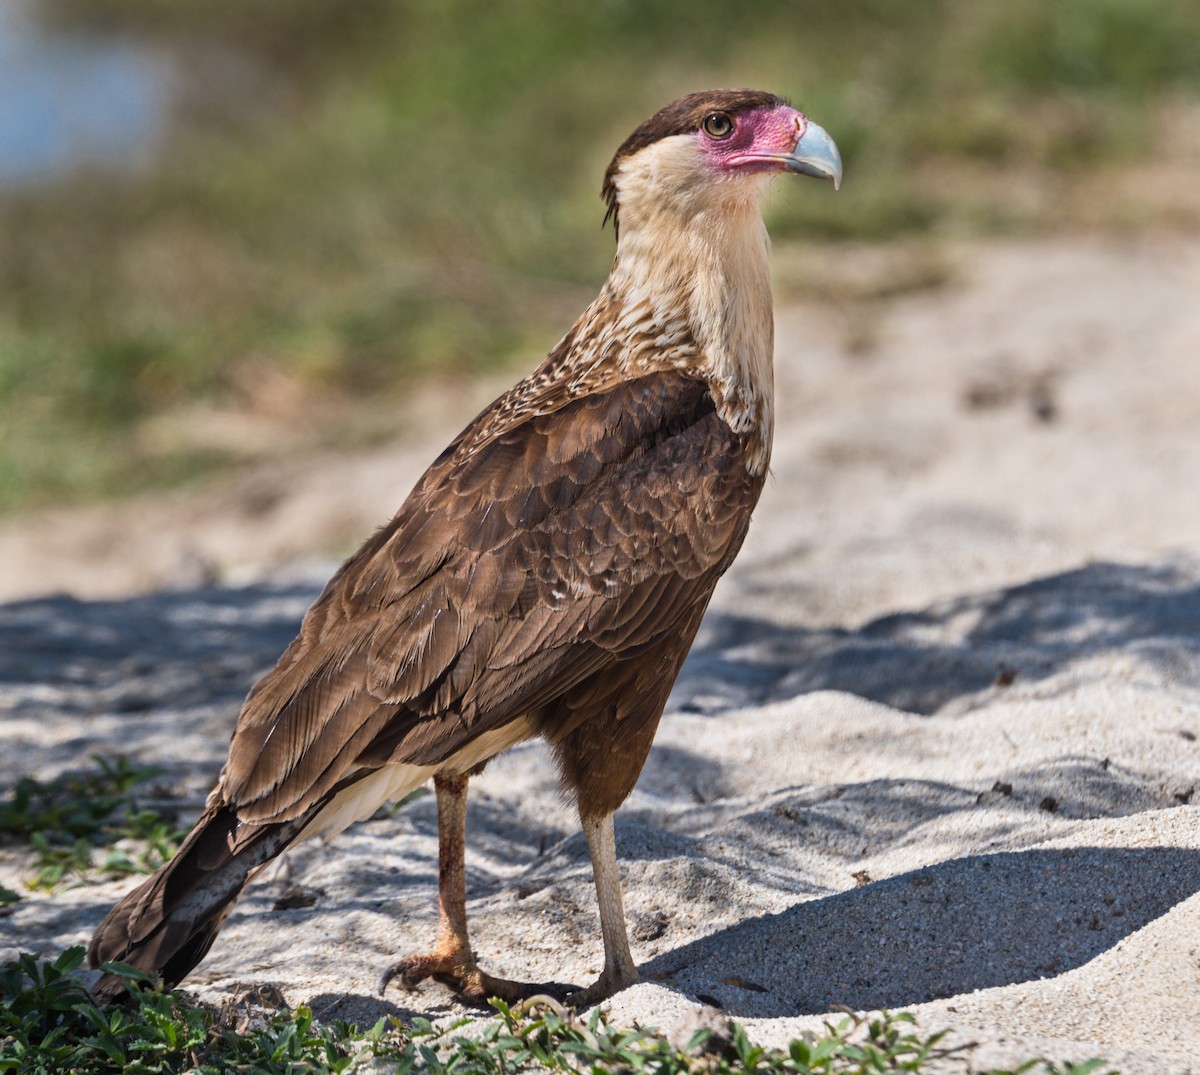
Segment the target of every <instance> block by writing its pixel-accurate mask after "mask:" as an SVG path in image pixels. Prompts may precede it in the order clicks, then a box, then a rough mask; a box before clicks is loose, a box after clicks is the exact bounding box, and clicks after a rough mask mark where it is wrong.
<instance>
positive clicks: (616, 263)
mask: <svg viewBox="0 0 1200 1075" xmlns="http://www.w3.org/2000/svg"><path fill="white" fill-rule="evenodd" d="M769 245H770V244H769V240H768V238H767V232H766V228H765V227H764V225H763V222H762V216H761V214H760V212H759V205H758V198H757V197H754V198H751V199H747V198H744V197H743V198H741V199H739V200H737V201H732V202H725V203H723V204H714V205H712V206H711V207H705V208H703V209H701V210H700V211H699V212H692V213H690V214H689V215H687V216H686V217H685V216H683V215H681V214H677V213H671V212H665V211H660V212H658V213H650V214H646V213H639V212H637V210H636V208H634V207H632V206H629V205H626V204H623V205H622V207H621V229H620V238H619V241H618V244H617V254H616V257H615V259H614V260H613V267H612V271H611V273H610V274H609V277H608V280H607V281H606V282H605V284H604V287H603V288H602V289H601V291H600V294H599V295H598V296H597V298H596V300H595V301H594V302H593V303H592V304H591V306H589V307H588V308H587V310H585V311H584V313H583V315H582V316H581V317H580V319H579V320H578V321H577V322H576V323H575V325H574V327H573V328H572V329H571V331H570V332H569V333H567V335H566V336H565V337H564V338H563V339H562V340H561V341H560V342H559V344H558V346H557V347H555V348H554V349H553V350H552V351H551V352H550V354H549V355H548V356H547V358H546V361H545V362H544V363H543V364H542V366H541V367H539V369H538V370H536V371H535V372H534V374H533V375H532V377H531V378H530V383H529V384H528V385H527V386H526V390H525V393H524V394H529V393H533V395H540V394H542V393H550V394H556V393H558V392H559V391H561V389H562V388H564V387H565V388H566V390H567V392H568V394H572V395H573V394H576V393H580V392H588V391H595V390H596V389H598V388H600V387H602V386H606V385H607V384H610V383H613V382H616V381H619V380H624V379H628V378H631V377H641V376H646V375H647V374H651V373H657V372H661V371H664V370H680V371H686V372H689V373H692V374H694V375H696V376H697V377H702V378H704V379H705V380H706V381H707V382H708V383H709V386H710V388H711V390H712V394H713V398H714V399H715V401H716V404H717V411H718V413H719V414H720V415H721V417H722V418H723V419H724V420H725V422H726V423H727V424H728V425H729V426H730V427H731V428H732V429H733V430H734V431H736V432H738V433H743V434H746V435H748V436H749V437H750V438H751V440H752V441H753V445H754V447H753V448H752V450H751V451H750V455H749V458H750V466H751V469H752V470H753V471H754V472H756V473H761V472H763V471H765V470H766V468H767V464H768V462H769V459H770V452H771V437H772V432H773V402H774V378H773V366H772V355H773V351H774V334H775V329H774V320H773V315H772V308H771V281H770V271H769V265H768V253H769Z"/></svg>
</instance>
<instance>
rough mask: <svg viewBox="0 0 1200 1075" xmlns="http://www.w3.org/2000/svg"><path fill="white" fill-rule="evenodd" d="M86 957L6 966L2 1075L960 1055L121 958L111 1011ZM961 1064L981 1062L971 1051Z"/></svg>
mask: <svg viewBox="0 0 1200 1075" xmlns="http://www.w3.org/2000/svg"><path fill="white" fill-rule="evenodd" d="M82 961H83V949H82V948H72V949H69V950H68V951H66V952H64V953H62V955H60V956H59V957H58V958H57V959H54V960H53V961H39V960H37V959H36V958H35V957H33V956H32V955H28V954H24V955H21V956H20V957H19V959H18V960H17V961H16V962H15V963H12V964H10V965H8V966H7V967H5V968H4V969H3V971H0V1071H11V1072H21V1073H29V1075H57V1073H60V1072H61V1073H67V1072H89V1073H94V1075H107V1073H109V1072H112V1073H117V1072H125V1073H130V1075H152V1073H153V1075H159V1073H174V1072H184V1071H188V1072H196V1073H198V1075H209V1073H218V1072H222V1073H223V1072H254V1073H260V1075H275V1073H279V1075H300V1073H302V1072H303V1073H324V1072H349V1071H355V1070H370V1071H372V1072H397V1073H407V1072H410V1071H422V1072H430V1073H434V1075H451V1073H453V1075H512V1073H515V1072H523V1071H552V1072H563V1073H567V1075H575V1073H578V1075H584V1073H600V1072H625V1073H627V1075H726V1073H729V1075H732V1073H735V1072H761V1073H763V1075H881V1073H886V1072H921V1071H925V1070H927V1065H928V1063H929V1062H930V1061H933V1060H941V1061H945V1060H946V1059H947V1058H950V1059H954V1057H955V1055H956V1054H955V1051H953V1050H948V1049H946V1048H944V1047H943V1046H942V1044H941V1042H942V1039H943V1037H944V1035H945V1032H944V1031H939V1032H935V1033H932V1034H927V1033H925V1032H924V1031H922V1030H921V1029H920V1028H919V1027H918V1026H917V1024H916V1021H915V1020H914V1019H913V1017H912V1016H911V1015H908V1014H906V1013H900V1014H895V1013H887V1012H885V1013H883V1014H882V1015H880V1016H877V1017H874V1018H864V1017H860V1016H848V1017H846V1018H844V1019H841V1020H839V1021H838V1022H837V1023H836V1025H835V1024H827V1025H826V1028H825V1031H824V1032H823V1033H818V1034H811V1035H805V1036H802V1037H798V1038H795V1039H794V1040H792V1042H791V1043H790V1044H789V1046H788V1048H787V1049H785V1050H784V1049H773V1048H767V1047H764V1046H761V1045H756V1044H755V1043H754V1042H753V1041H752V1040H751V1039H750V1036H749V1035H748V1034H747V1033H746V1031H745V1029H744V1028H743V1027H741V1026H739V1025H738V1024H736V1023H733V1024H730V1025H729V1029H728V1034H727V1036H714V1035H713V1034H712V1033H711V1032H710V1031H707V1030H698V1031H697V1032H696V1033H695V1034H693V1035H692V1037H691V1038H690V1040H689V1041H687V1042H685V1043H682V1045H680V1046H678V1047H677V1046H676V1045H672V1044H671V1043H670V1042H669V1041H668V1040H667V1038H666V1037H665V1036H664V1035H663V1034H661V1033H659V1032H658V1031H656V1030H653V1029H647V1028H632V1029H622V1028H618V1027H614V1026H612V1025H611V1024H610V1023H609V1022H608V1020H607V1018H606V1017H605V1015H604V1013H603V1011H601V1010H600V1009H597V1010H595V1011H593V1012H592V1013H591V1014H590V1015H589V1016H588V1017H586V1019H585V1018H583V1017H576V1016H574V1015H573V1014H572V1013H570V1012H568V1011H565V1010H563V1009H562V1008H560V1007H559V1006H558V1005H557V1004H553V1003H548V1004H542V1005H527V1006H526V1008H527V1010H524V1011H522V1010H514V1009H510V1008H509V1007H507V1006H506V1005H504V1004H501V1003H498V1002H497V1004H496V1008H497V1017H496V1018H493V1019H491V1020H489V1021H487V1022H480V1021H472V1020H463V1021H461V1022H459V1023H455V1024H453V1025H451V1026H448V1027H439V1026H434V1025H433V1024H432V1023H430V1022H429V1021H428V1020H425V1019H414V1020H413V1022H412V1023H411V1024H409V1025H405V1024H403V1023H401V1022H400V1021H399V1020H397V1019H394V1018H391V1019H381V1020H379V1022H378V1023H376V1024H375V1025H374V1026H373V1027H371V1028H370V1029H369V1030H366V1031H362V1030H360V1029H359V1028H357V1027H356V1026H354V1025H353V1024H349V1023H344V1022H334V1023H330V1024H329V1025H327V1026H326V1025H322V1024H320V1023H319V1022H318V1021H317V1020H316V1019H314V1017H313V1013H312V1011H311V1010H310V1009H308V1008H305V1007H299V1008H296V1009H295V1010H294V1011H292V1010H288V1009H287V1008H286V1007H285V1006H275V1004H273V1003H272V998H271V997H270V996H269V991H260V993H259V995H257V996H254V995H249V996H247V997H243V998H240V999H239V1000H233V1001H230V1002H229V1003H227V1004H225V1005H223V1006H222V1007H220V1008H211V1007H207V1006H204V1005H201V1004H197V1003H195V1002H194V1001H190V1000H188V999H186V998H184V997H183V996H182V995H180V994H178V993H163V992H162V991H161V990H159V989H157V988H156V987H155V986H154V985H153V984H152V983H151V982H149V981H148V980H147V979H146V977H145V975H143V974H141V973H140V972H138V971H135V970H133V969H132V968H129V967H124V966H123V965H121V964H108V965H106V967H105V969H106V970H108V971H110V972H111V973H115V974H118V975H120V976H121V977H123V978H124V979H125V981H126V982H127V983H128V985H129V991H130V994H131V999H130V1001H129V1003H128V1004H127V1005H112V1006H108V1007H103V1008H102V1007H98V1006H97V1005H95V1004H94V1003H93V1002H92V1001H91V999H90V998H89V996H88V994H87V992H86V990H85V989H84V987H83V985H82V984H81V982H80V981H79V980H78V979H77V978H76V977H75V976H74V974H73V972H74V971H75V970H76V969H77V968H78V967H79V966H80V964H81V963H82ZM264 999H265V1000H266V1001H267V1003H266V1004H265V1005H264V1003H263V1001H264ZM941 1070H945V1068H942V1069H941ZM959 1070H960V1071H962V1072H964V1073H965V1072H967V1071H968V1070H969V1066H968V1064H967V1061H966V1059H965V1058H963V1059H962V1064H961V1066H959ZM1016 1070H1017V1071H1019V1072H1034V1071H1036V1072H1039V1073H1044V1075H1091V1073H1100V1072H1102V1071H1104V1072H1107V1071H1109V1070H1110V1069H1109V1068H1108V1067H1107V1065H1105V1063H1104V1062H1103V1061H1101V1060H1089V1061H1086V1062H1084V1063H1081V1064H1071V1063H1068V1064H1064V1065H1059V1064H1055V1063H1051V1062H1049V1061H1045V1060H1036V1059H1035V1060H1030V1061H1029V1062H1028V1063H1026V1064H1023V1065H1022V1066H1020V1067H1019V1068H1018V1069H1016ZM993 1075H1005V1073H1002V1072H994V1073H993Z"/></svg>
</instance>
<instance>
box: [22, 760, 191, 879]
mask: <svg viewBox="0 0 1200 1075" xmlns="http://www.w3.org/2000/svg"><path fill="white" fill-rule="evenodd" d="M93 761H94V762H95V768H93V769H88V770H83V771H80V772H72V773H65V774H63V775H62V776H60V777H58V778H56V779H54V780H49V781H40V780H35V779H33V778H32V777H21V779H20V780H18V781H17V783H16V785H15V786H14V788H13V791H12V794H11V796H10V798H8V799H7V800H6V801H4V802H2V803H0V841H3V842H5V843H7V844H9V845H13V844H16V845H22V844H23V845H27V846H28V847H30V848H31V849H32V850H33V852H34V865H33V870H34V872H33V874H32V876H31V877H30V878H29V879H28V881H27V882H26V883H27V885H28V887H29V888H31V889H40V890H42V891H45V892H52V891H54V889H55V888H56V887H58V886H59V885H60V884H63V883H64V882H66V881H68V880H73V879H74V880H82V879H86V878H88V877H89V876H90V875H91V874H92V873H93V871H99V872H100V873H102V874H106V875H108V876H110V877H111V876H114V875H119V874H128V873H150V872H152V871H153V870H155V869H156V868H157V867H158V866H159V865H160V864H161V863H163V862H165V861H166V860H167V859H168V858H170V857H171V855H173V854H174V853H175V848H176V847H177V845H178V842H179V840H180V839H181V838H182V835H183V832H182V830H180V829H178V828H176V827H175V826H174V825H172V824H170V823H169V822H168V821H167V820H166V819H165V818H164V817H163V816H162V814H160V813H159V812H158V811H157V810H152V809H147V808H145V807H143V806H139V804H138V801H137V788H138V785H139V784H143V783H145V782H146V781H148V780H151V779H152V778H153V777H155V776H156V775H157V773H156V772H155V771H154V770H152V769H139V768H136V767H135V766H133V765H132V764H131V763H130V762H129V760H128V759H127V758H125V757H117V758H114V759H108V758H103V757H100V756H96V757H94V758H93ZM99 849H104V853H103V854H102V855H100V857H99V858H97V853H98V850H99ZM19 898H20V897H19V894H18V893H16V892H13V891H12V890H11V889H6V888H0V903H3V902H9V903H11V902H14V901H15V900H17V899H19Z"/></svg>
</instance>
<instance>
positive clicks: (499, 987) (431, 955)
mask: <svg viewBox="0 0 1200 1075" xmlns="http://www.w3.org/2000/svg"><path fill="white" fill-rule="evenodd" d="M427 978H432V979H434V981H437V982H441V983H442V985H445V986H448V987H449V988H450V989H451V990H452V991H453V993H454V995H455V996H456V997H458V999H459V1000H462V1001H464V1002H465V1003H467V1004H472V1005H475V1006H476V1007H481V1008H486V1007H487V1006H488V1001H489V1000H491V999H492V998H493V997H497V998H499V999H500V1000H503V1001H505V1002H506V1003H508V1004H514V1003H516V1002H517V1001H521V1000H527V999H529V998H530V997H536V996H549V997H552V998H553V999H555V1000H562V999H563V997H565V996H566V995H567V994H569V993H570V992H571V991H572V989H574V986H570V985H563V984H562V983H560V982H513V981H509V980H508V979H507V978H497V977H495V976H494V975H491V974H488V973H487V971H485V970H482V969H481V968H480V967H479V965H478V964H477V963H476V962H475V960H474V959H472V958H469V959H465V960H464V959H462V958H461V957H458V956H456V955H445V954H442V953H440V952H428V953H424V954H422V955H415V956H405V957H404V958H403V959H398V960H396V962H395V963H393V964H392V965H391V966H390V967H388V969H387V970H385V971H384V972H383V975H382V977H381V978H380V979H379V992H380V993H383V992H384V991H385V990H386V989H387V987H388V985H389V984H390V983H391V982H392V981H393V980H396V979H398V980H399V982H400V984H401V985H402V986H404V987H405V988H406V989H415V988H416V987H417V986H418V985H420V983H421V982H423V981H425V980H426V979H427Z"/></svg>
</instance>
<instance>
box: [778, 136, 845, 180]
mask: <svg viewBox="0 0 1200 1075" xmlns="http://www.w3.org/2000/svg"><path fill="white" fill-rule="evenodd" d="M779 160H780V163H781V164H782V165H783V166H784V168H786V169H787V170H788V171H789V172H796V173H798V174H799V175H811V176H813V177H815V178H817V179H832V180H833V189H834V190H837V189H838V187H840V186H841V185H842V155H841V154H840V153H839V152H838V147H837V145H835V144H834V141H833V139H832V138H830V137H829V135H828V134H827V133H826V131H825V128H824V127H820V126H818V125H817V124H815V123H813V121H812V120H809V121H808V126H807V127H806V128H805V129H804V133H803V134H802V135H801V136H800V140H799V141H798V142H797V143H796V148H795V149H793V150H792V152H791V153H790V154H789V155H787V156H785V157H781V158H779Z"/></svg>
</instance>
